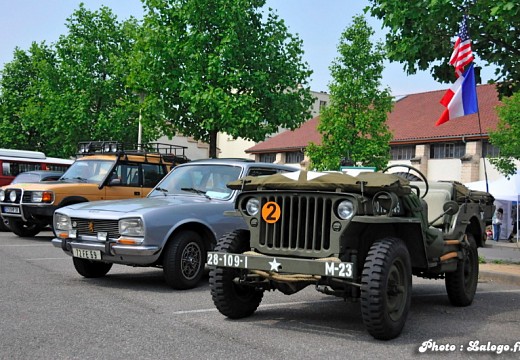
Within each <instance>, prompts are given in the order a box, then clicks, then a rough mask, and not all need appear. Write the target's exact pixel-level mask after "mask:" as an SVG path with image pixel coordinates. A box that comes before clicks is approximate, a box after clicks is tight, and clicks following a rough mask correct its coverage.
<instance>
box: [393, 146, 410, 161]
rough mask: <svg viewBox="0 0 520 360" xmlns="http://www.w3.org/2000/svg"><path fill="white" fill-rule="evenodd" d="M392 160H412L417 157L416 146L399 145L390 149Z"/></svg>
mask: <svg viewBox="0 0 520 360" xmlns="http://www.w3.org/2000/svg"><path fill="white" fill-rule="evenodd" d="M390 156H391V159H392V160H411V159H413V158H414V157H415V145H399V146H392V147H390Z"/></svg>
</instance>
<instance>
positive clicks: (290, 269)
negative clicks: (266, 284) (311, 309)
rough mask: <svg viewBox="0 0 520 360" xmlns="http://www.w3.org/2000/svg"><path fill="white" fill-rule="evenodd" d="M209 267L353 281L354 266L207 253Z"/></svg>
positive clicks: (333, 261)
mask: <svg viewBox="0 0 520 360" xmlns="http://www.w3.org/2000/svg"><path fill="white" fill-rule="evenodd" d="M207 264H208V265H209V266H217V267H228V268H236V269H247V270H261V271H267V272H271V273H280V274H304V275H316V276H329V277H335V278H340V279H353V278H354V277H355V275H356V274H355V266H354V263H351V262H342V261H340V260H339V259H332V258H327V259H316V260H314V259H301V258H288V257H283V256H264V255H258V254H257V255H250V254H249V253H246V254H230V253H223V252H208V261H207Z"/></svg>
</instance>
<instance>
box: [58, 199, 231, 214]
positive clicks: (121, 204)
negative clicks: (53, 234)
mask: <svg viewBox="0 0 520 360" xmlns="http://www.w3.org/2000/svg"><path fill="white" fill-rule="evenodd" d="M212 202H217V203H222V200H218V199H208V198H206V197H204V196H199V195H168V196H155V197H150V198H140V199H126V200H107V201H93V202H86V203H80V204H74V205H69V206H67V207H66V208H68V209H72V210H75V211H76V210H78V211H95V212H103V211H106V212H111V213H135V212H139V213H141V214H143V213H146V212H148V211H154V210H157V209H158V208H163V207H171V206H175V208H176V209H178V208H181V207H184V206H188V205H189V206H190V207H192V206H194V205H195V204H200V205H201V206H204V205H206V204H208V203H212ZM195 206H197V205H195Z"/></svg>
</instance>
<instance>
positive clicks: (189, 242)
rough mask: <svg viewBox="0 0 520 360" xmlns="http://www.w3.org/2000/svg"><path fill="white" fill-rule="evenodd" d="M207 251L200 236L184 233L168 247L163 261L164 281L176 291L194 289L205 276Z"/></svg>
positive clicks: (188, 232) (177, 236)
mask: <svg viewBox="0 0 520 360" xmlns="http://www.w3.org/2000/svg"><path fill="white" fill-rule="evenodd" d="M205 263H206V249H205V248H204V244H203V243H202V239H201V237H200V235H199V234H197V233H196V232H194V231H183V232H181V233H179V234H177V235H176V236H175V237H174V238H172V239H171V240H170V241H169V243H168V245H167V246H166V249H165V252H164V259H163V272H164V280H165V281H166V283H167V284H168V285H170V286H171V287H172V288H174V289H179V290H184V289H191V288H194V287H195V286H196V285H197V283H198V282H199V281H200V279H201V278H202V275H204V264H205Z"/></svg>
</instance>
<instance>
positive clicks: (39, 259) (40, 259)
mask: <svg viewBox="0 0 520 360" xmlns="http://www.w3.org/2000/svg"><path fill="white" fill-rule="evenodd" d="M67 259H70V256H69V257H59V258H34V259H24V260H26V261H42V260H67Z"/></svg>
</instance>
